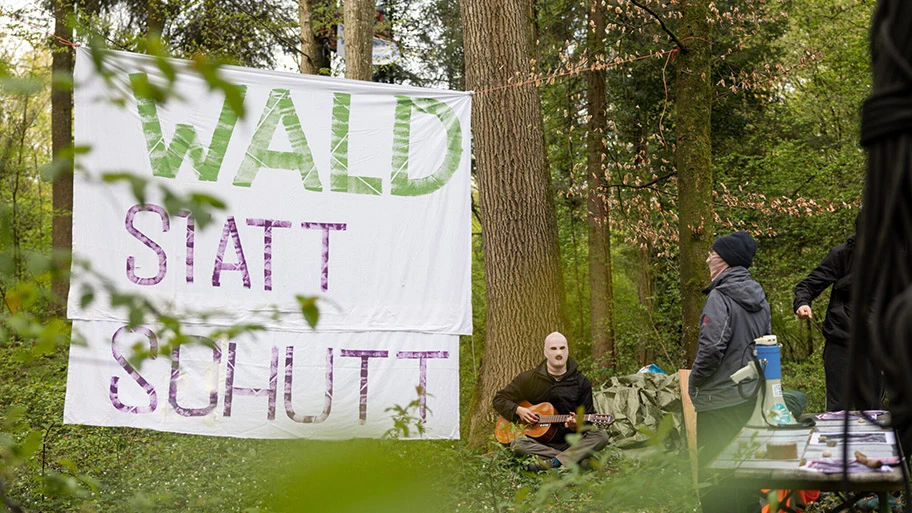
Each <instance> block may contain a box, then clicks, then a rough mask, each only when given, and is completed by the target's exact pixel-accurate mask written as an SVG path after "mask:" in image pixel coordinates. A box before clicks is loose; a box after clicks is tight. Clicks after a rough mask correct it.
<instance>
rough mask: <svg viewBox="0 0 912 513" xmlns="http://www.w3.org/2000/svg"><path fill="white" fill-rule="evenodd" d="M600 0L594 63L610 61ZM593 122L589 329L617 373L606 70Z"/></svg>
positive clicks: (592, 93) (599, 80) (592, 96)
mask: <svg viewBox="0 0 912 513" xmlns="http://www.w3.org/2000/svg"><path fill="white" fill-rule="evenodd" d="M600 4H601V2H599V0H589V33H588V43H589V52H590V56H591V59H590V60H591V62H593V63H598V62H602V61H603V60H604V48H605V13H603V12H602V10H601V8H600ZM586 80H587V82H588V85H589V87H588V89H587V91H586V97H587V99H588V101H589V123H588V125H589V126H588V129H587V137H586V154H587V159H586V166H587V171H588V175H589V196H588V208H589V212H588V220H589V315H590V317H589V328H590V332H591V333H590V336H591V337H592V356H594V357H595V361H596V363H597V364H598V365H599V366H600V367H604V368H608V369H611V370H615V369H616V368H617V351H616V349H615V345H614V338H615V337H614V294H613V290H612V286H611V226H610V225H609V217H610V214H611V208H610V206H609V203H608V200H609V194H608V177H607V176H606V173H607V169H606V167H605V151H606V148H605V131H606V129H607V126H608V121H607V120H608V116H607V113H606V109H607V104H608V102H607V98H606V96H605V71H604V70H597V69H593V70H591V71H589V72H588V73H587V74H586Z"/></svg>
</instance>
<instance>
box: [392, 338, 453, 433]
mask: <svg viewBox="0 0 912 513" xmlns="http://www.w3.org/2000/svg"><path fill="white" fill-rule="evenodd" d="M449 357H450V353H449V352H447V351H399V352H398V353H396V358H400V359H401V358H417V359H418V387H419V388H420V389H421V391H420V392H418V393H419V394H420V395H419V398H418V415H419V416H420V417H421V422H425V421H426V420H427V419H426V417H427V360H428V358H449Z"/></svg>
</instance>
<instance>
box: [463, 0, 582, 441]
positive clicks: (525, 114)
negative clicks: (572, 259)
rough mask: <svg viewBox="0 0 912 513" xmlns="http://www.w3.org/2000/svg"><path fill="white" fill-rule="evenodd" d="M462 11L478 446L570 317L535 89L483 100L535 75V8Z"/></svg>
mask: <svg viewBox="0 0 912 513" xmlns="http://www.w3.org/2000/svg"><path fill="white" fill-rule="evenodd" d="M460 9H461V12H462V19H463V27H464V31H465V61H466V82H467V85H468V86H469V87H470V88H472V89H474V90H476V91H479V93H478V94H477V95H476V96H475V101H474V109H473V114H472V116H473V134H474V142H475V158H476V161H475V162H476V172H477V179H478V195H479V205H480V208H481V214H482V215H481V227H482V240H483V244H484V262H485V266H484V270H485V285H486V289H487V320H486V327H487V332H486V337H485V339H486V341H487V345H486V347H485V354H484V358H483V360H482V364H481V369H480V372H479V379H478V384H477V388H476V391H475V395H474V397H473V399H472V404H471V406H470V408H469V415H470V418H469V436H468V440H469V443H470V444H472V445H475V446H481V445H484V444H485V442H486V440H487V439H488V436H489V435H490V434H491V433H492V432H493V425H494V418H495V414H494V411H493V409H492V408H491V400H492V399H493V397H494V394H495V393H496V392H497V390H499V389H500V388H502V387H503V386H505V385H506V384H507V383H508V382H509V381H510V380H511V379H512V378H513V377H514V376H516V375H517V374H518V373H519V372H521V371H523V370H526V369H529V368H531V367H532V366H534V365H536V364H537V363H539V362H541V361H542V359H543V355H542V347H543V343H544V339H545V337H546V336H547V335H548V333H550V332H552V331H556V330H564V329H565V327H566V326H567V313H566V305H565V298H564V283H563V275H562V271H561V262H560V247H559V245H558V238H557V219H556V216H555V208H554V200H553V197H552V191H551V178H550V175H549V172H548V166H547V161H546V158H545V145H544V133H543V124H542V113H541V103H540V100H539V94H538V89H537V88H536V86H535V85H519V86H510V87H505V88H502V89H497V90H491V91H487V92H484V90H486V89H490V88H495V87H499V86H506V85H508V83H509V81H510V80H511V79H513V80H514V82H515V81H516V79H517V78H518V77H526V76H528V75H529V73H531V72H532V71H533V69H532V65H531V63H530V58H531V57H532V53H533V41H532V0H504V1H502V2H490V1H489V0H464V1H463V2H461V4H460ZM571 347H572V342H571Z"/></svg>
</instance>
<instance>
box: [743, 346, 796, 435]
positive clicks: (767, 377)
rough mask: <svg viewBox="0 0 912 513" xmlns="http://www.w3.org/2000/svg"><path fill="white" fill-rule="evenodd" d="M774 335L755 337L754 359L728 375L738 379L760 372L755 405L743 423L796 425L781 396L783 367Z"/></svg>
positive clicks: (772, 425) (754, 426) (778, 425)
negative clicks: (748, 417)
mask: <svg viewBox="0 0 912 513" xmlns="http://www.w3.org/2000/svg"><path fill="white" fill-rule="evenodd" d="M779 347H780V346H779V344H778V342H777V339H776V335H766V336H763V337H760V338H757V339H754V358H753V361H751V362H750V363H748V364H747V365H745V366H744V367H742V368H741V369H739V370H737V371H736V372H735V373H734V374H732V375H731V380H732V381H734V382H735V383H740V382H742V381H744V380H746V379H753V378H758V377H760V376H761V374H762V376H763V379H761V380H760V388H759V390H758V391H757V405H756V406H755V407H754V412H753V413H752V414H751V417H750V419H749V420H748V421H747V424H745V427H752V428H766V427H787V426H798V425H799V424H798V422H797V420H796V419H795V418H794V416H793V415H792V412H790V411H789V409H788V407H787V406H786V405H785V401H784V399H783V396H782V367H781V358H780V355H779Z"/></svg>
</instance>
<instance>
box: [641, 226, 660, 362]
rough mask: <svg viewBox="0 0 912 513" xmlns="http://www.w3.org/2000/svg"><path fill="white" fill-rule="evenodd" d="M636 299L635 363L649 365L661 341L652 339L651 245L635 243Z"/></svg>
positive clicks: (653, 328)
mask: <svg viewBox="0 0 912 513" xmlns="http://www.w3.org/2000/svg"><path fill="white" fill-rule="evenodd" d="M636 252H637V301H638V303H639V307H640V311H639V313H638V315H637V332H638V333H639V340H638V344H637V363H638V364H639V365H640V367H642V366H644V365H649V364H650V363H652V362H653V361H654V360H655V345H656V344H657V343H660V342H661V341H658V340H655V341H654V342H651V341H653V340H654V338H655V336H656V332H657V330H656V328H655V323H654V322H653V318H654V315H653V310H654V308H655V305H654V304H653V300H652V295H653V290H654V289H655V286H654V283H653V279H654V278H653V275H652V266H653V265H655V263H654V262H653V261H652V247H651V246H645V247H643V245H640V244H638V245H637V249H636Z"/></svg>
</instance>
